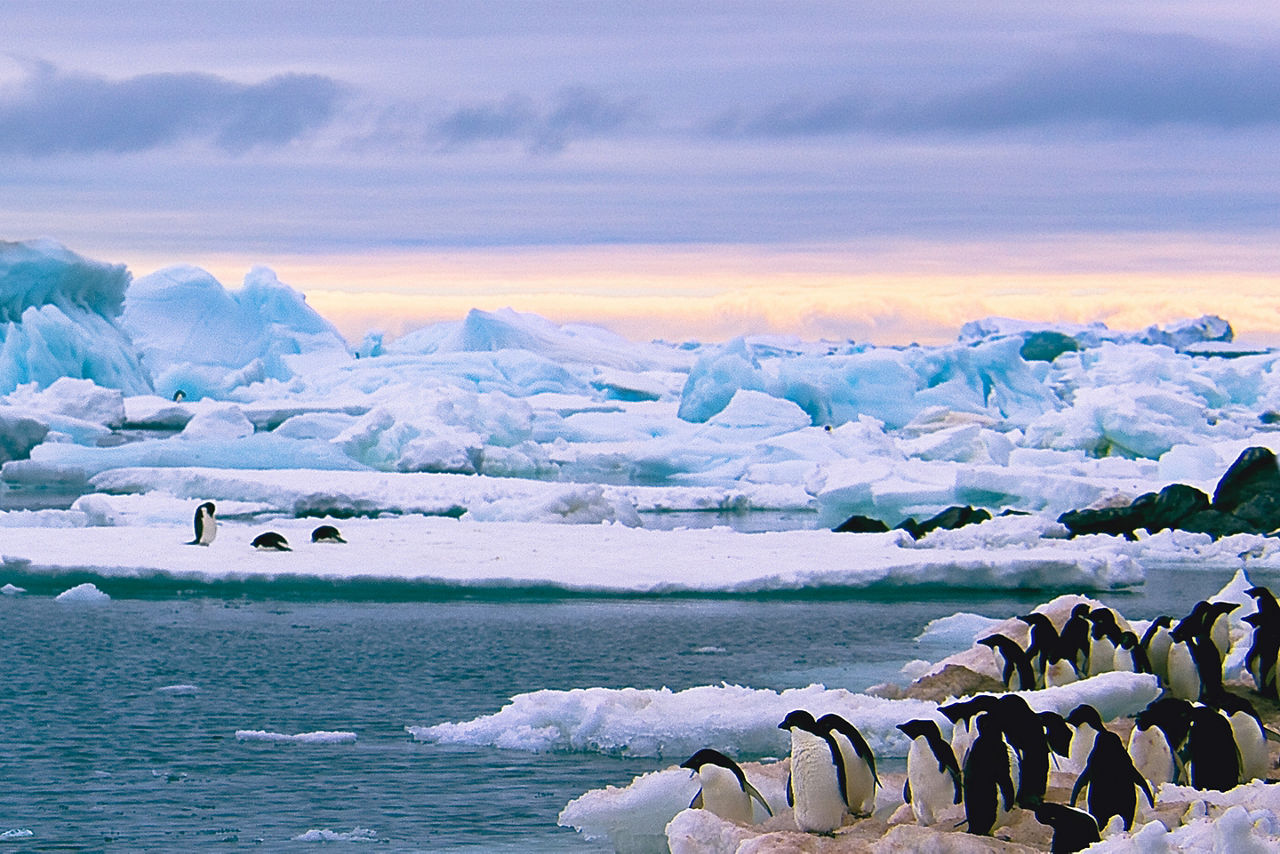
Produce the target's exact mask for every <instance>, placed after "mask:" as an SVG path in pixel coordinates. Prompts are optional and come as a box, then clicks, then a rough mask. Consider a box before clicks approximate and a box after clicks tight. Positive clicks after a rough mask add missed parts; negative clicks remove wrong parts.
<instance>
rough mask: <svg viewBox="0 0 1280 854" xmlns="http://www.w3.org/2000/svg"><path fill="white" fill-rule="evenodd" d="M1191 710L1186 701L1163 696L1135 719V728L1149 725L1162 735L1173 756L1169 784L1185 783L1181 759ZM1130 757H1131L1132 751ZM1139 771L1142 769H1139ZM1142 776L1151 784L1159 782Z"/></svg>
mask: <svg viewBox="0 0 1280 854" xmlns="http://www.w3.org/2000/svg"><path fill="white" fill-rule="evenodd" d="M1192 708H1193V707H1192V705H1191V703H1189V702H1187V701H1186V700H1183V699H1180V698H1178V697H1171V696H1165V697H1161V698H1160V699H1158V700H1152V701H1151V702H1150V703H1148V704H1147V707H1146V708H1145V709H1143V710H1142V711H1141V712H1139V713H1138V715H1137V717H1136V718H1135V721H1136V722H1137V728H1139V729H1141V728H1146V727H1147V726H1148V725H1149V726H1152V727H1155V728H1157V729H1159V730H1160V732H1161V733H1163V735H1164V740H1165V742H1166V743H1167V744H1168V746H1169V750H1170V752H1171V753H1172V754H1173V765H1174V777H1173V779H1172V780H1171V781H1170V782H1174V783H1177V782H1179V781H1181V782H1184V783H1185V782H1187V773H1186V767H1185V765H1184V764H1183V758H1182V757H1183V753H1184V752H1185V751H1184V747H1185V745H1186V741H1187V733H1188V732H1189V731H1190V729H1191V710H1192ZM1155 750H1159V747H1158V746H1157V747H1156V748H1155ZM1130 755H1133V753H1132V751H1131V752H1130ZM1138 764H1139V762H1138V757H1137V756H1134V765H1135V766H1137V765H1138ZM1144 764H1145V763H1144ZM1139 770H1140V771H1141V770H1142V769H1141V768H1139ZM1143 776H1145V777H1147V779H1148V780H1151V781H1152V782H1159V781H1158V780H1157V779H1156V777H1155V776H1148V775H1147V774H1145V773H1144V774H1143Z"/></svg>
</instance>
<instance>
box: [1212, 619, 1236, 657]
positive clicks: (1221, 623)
mask: <svg viewBox="0 0 1280 854" xmlns="http://www.w3.org/2000/svg"><path fill="white" fill-rule="evenodd" d="M1209 638H1210V639H1211V640H1212V641H1213V645H1214V646H1216V647H1217V648H1218V658H1219V660H1221V661H1226V660H1227V653H1229V652H1231V621H1230V620H1228V619H1227V617H1226V615H1225V614H1224V615H1223V616H1221V617H1219V618H1218V619H1216V620H1214V621H1213V628H1211V629H1210V630H1209Z"/></svg>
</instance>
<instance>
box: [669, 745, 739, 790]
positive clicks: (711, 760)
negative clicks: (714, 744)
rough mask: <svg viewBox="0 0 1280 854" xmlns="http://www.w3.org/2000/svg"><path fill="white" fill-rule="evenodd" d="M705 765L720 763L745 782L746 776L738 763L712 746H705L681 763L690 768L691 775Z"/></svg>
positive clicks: (683, 766)
mask: <svg viewBox="0 0 1280 854" xmlns="http://www.w3.org/2000/svg"><path fill="white" fill-rule="evenodd" d="M703 765H719V766H720V767H721V768H726V769H728V770H729V771H732V772H733V776H735V777H737V778H738V782H739V783H741V782H743V781H744V780H745V779H746V778H745V776H744V775H743V773H742V769H741V768H739V767H738V763H736V762H734V761H733V760H732V759H730V758H729V757H728V756H725V755H724V754H723V753H721V752H720V751H718V750H714V749H712V748H710V747H704V748H702V749H701V750H699V751H698V752H697V753H695V754H693V755H692V756H690V757H689V758H688V759H686V760H685V761H683V762H681V763H680V767H681V768H688V769H689V776H691V777H692V776H693V775H694V774H697V773H698V772H699V771H701V770H702V766H703Z"/></svg>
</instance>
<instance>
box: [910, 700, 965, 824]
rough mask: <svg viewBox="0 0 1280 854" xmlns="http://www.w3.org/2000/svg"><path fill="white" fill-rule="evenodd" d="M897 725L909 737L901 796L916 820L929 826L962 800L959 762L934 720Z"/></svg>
mask: <svg viewBox="0 0 1280 854" xmlns="http://www.w3.org/2000/svg"><path fill="white" fill-rule="evenodd" d="M898 729H900V730H902V732H903V733H904V734H905V735H906V736H907V738H909V739H911V748H910V749H909V750H908V751H907V782H906V783H905V784H904V786H903V789H902V799H903V800H904V801H906V802H907V803H909V804H911V811H912V813H914V814H915V817H916V821H917V822H919V823H920V824H923V825H925V826H928V825H931V824H933V823H934V821H935V820H936V819H937V817H938V816H939V814H940V813H941V812H942V811H943V810H944V809H946V808H947V807H948V806H952V805H954V804H959V803H961V802H962V801H963V800H964V789H963V787H962V786H961V782H960V765H959V763H958V762H956V755H955V753H954V752H952V750H951V745H950V744H948V743H947V742H946V741H945V740H944V739H943V738H942V731H941V730H940V729H938V724H937V723H936V722H934V721H931V720H913V721H907V722H906V723H905V724H898Z"/></svg>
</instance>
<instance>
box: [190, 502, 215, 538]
mask: <svg viewBox="0 0 1280 854" xmlns="http://www.w3.org/2000/svg"><path fill="white" fill-rule="evenodd" d="M195 528H196V538H195V539H194V540H192V541H191V542H189V543H187V545H189V546H207V545H209V544H210V543H212V542H213V538H214V537H216V536H217V535H218V517H217V508H216V507H214V506H213V502H212V501H206V502H205V503H203V504H201V505H200V506H199V507H197V508H196V518H195Z"/></svg>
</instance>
